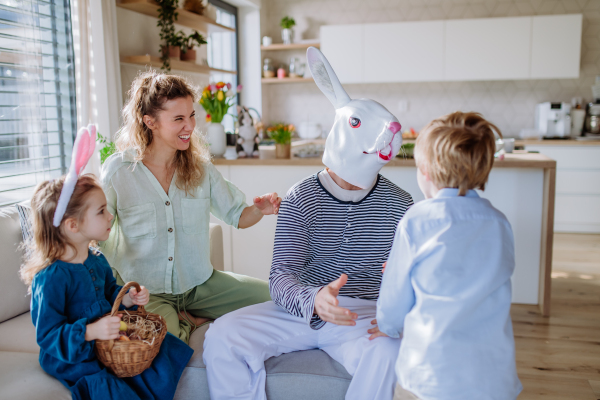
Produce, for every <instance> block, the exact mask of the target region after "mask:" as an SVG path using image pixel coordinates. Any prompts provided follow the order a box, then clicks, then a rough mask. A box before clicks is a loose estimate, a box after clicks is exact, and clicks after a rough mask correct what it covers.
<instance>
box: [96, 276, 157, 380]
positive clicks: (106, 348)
mask: <svg viewBox="0 0 600 400" xmlns="http://www.w3.org/2000/svg"><path fill="white" fill-rule="evenodd" d="M132 286H134V287H135V288H136V289H137V291H138V293H139V292H140V291H141V288H140V285H138V284H137V283H136V282H128V283H126V284H125V286H123V288H122V289H121V291H120V292H119V295H118V296H117V298H116V299H115V303H114V304H113V308H112V310H111V312H110V314H106V315H104V316H103V317H106V316H108V315H110V316H115V315H116V314H117V312H118V310H119V306H120V305H121V301H122V300H123V296H125V294H126V293H127V291H128V290H129V288H130V287H132ZM123 313H125V312H123ZM126 313H127V314H128V315H129V316H130V317H133V318H135V317H137V318H144V319H147V320H150V321H153V322H155V323H156V324H159V325H160V330H159V331H158V334H157V335H156V336H155V337H154V340H152V341H151V342H149V341H142V340H131V341H122V340H118V339H113V340H96V346H95V348H94V350H95V352H96V355H97V356H98V359H99V360H100V362H101V363H102V364H104V366H105V367H106V368H107V369H108V370H109V371H111V372H112V373H113V374H115V375H116V376H118V377H119V378H126V377H131V376H135V375H139V374H141V373H142V372H144V371H145V370H146V369H147V368H148V367H150V365H151V364H152V361H153V360H154V357H156V355H157V354H158V352H159V350H160V345H161V344H162V342H163V340H164V338H165V336H166V335H167V323H166V321H165V320H164V319H163V318H162V317H161V316H160V315H158V314H152V313H148V312H146V310H145V309H144V306H138V310H137V311H127V312H126Z"/></svg>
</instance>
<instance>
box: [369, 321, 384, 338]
mask: <svg viewBox="0 0 600 400" xmlns="http://www.w3.org/2000/svg"><path fill="white" fill-rule="evenodd" d="M371 325H375V327H374V328H371V329H369V330H368V331H367V332H368V333H370V334H371V336H369V340H373V339H375V338H378V337H389V336H388V335H386V334H385V333H383V332H381V331H380V330H379V327H378V326H377V320H376V319H374V320H373V321H371Z"/></svg>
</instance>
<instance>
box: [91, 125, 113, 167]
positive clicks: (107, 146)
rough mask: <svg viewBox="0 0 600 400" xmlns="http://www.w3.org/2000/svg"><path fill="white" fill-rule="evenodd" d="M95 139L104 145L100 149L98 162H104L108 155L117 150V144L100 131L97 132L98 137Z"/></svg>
mask: <svg viewBox="0 0 600 400" xmlns="http://www.w3.org/2000/svg"><path fill="white" fill-rule="evenodd" d="M96 141H97V142H98V143H101V144H103V145H104V147H102V149H100V164H104V161H106V159H107V158H108V157H110V156H111V155H113V154H114V153H115V152H116V151H117V145H116V144H115V142H112V141H110V140H108V139H107V138H105V137H104V136H102V135H101V134H100V132H98V137H97V138H96Z"/></svg>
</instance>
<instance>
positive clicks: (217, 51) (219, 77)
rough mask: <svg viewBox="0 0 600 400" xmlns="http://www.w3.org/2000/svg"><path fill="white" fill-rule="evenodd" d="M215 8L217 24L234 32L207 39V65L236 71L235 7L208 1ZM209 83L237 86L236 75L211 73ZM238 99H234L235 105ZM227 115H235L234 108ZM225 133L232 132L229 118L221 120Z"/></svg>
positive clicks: (232, 126)
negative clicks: (220, 82)
mask: <svg viewBox="0 0 600 400" xmlns="http://www.w3.org/2000/svg"><path fill="white" fill-rule="evenodd" d="M209 3H211V4H212V5H213V6H215V7H216V8H217V23H219V24H222V25H225V26H227V27H230V28H234V29H235V30H236V32H235V33H234V32H215V33H212V34H211V35H210V36H209V38H208V50H207V53H208V54H207V56H208V65H210V66H211V67H213V68H219V69H225V70H230V71H238V48H237V38H236V33H237V7H234V6H232V5H230V4H227V3H225V2H223V1H220V0H209ZM210 79H211V82H219V81H222V82H226V83H227V82H229V83H231V85H232V86H233V87H234V88H235V87H237V85H238V75H232V74H222V73H214V72H213V73H211V76H210ZM238 100H239V99H238V98H236V104H237V101H238ZM228 113H229V114H233V115H237V110H236V109H235V107H232V108H230V109H229V112H228ZM223 126H224V127H225V131H227V132H233V131H234V121H233V119H232V118H230V117H225V118H224V119H223Z"/></svg>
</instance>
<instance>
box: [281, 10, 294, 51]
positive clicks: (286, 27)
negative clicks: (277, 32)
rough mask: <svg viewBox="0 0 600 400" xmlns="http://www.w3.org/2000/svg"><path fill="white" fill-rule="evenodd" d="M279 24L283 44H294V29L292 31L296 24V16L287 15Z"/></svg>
mask: <svg viewBox="0 0 600 400" xmlns="http://www.w3.org/2000/svg"><path fill="white" fill-rule="evenodd" d="M279 25H281V39H283V44H292V41H293V39H294V31H292V27H293V26H294V25H296V21H294V18H290V17H288V16H285V17H283V18H282V19H281V22H280V23H279Z"/></svg>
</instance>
